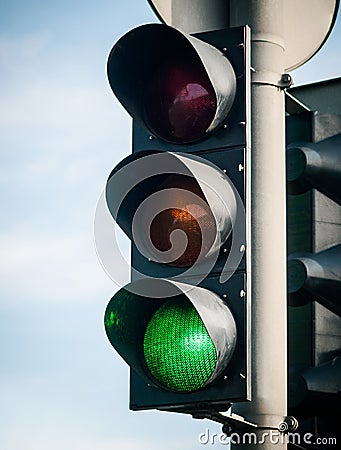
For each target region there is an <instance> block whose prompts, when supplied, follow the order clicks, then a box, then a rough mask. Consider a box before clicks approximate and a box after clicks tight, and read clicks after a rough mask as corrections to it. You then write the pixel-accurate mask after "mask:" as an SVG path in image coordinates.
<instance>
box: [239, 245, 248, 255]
mask: <svg viewBox="0 0 341 450" xmlns="http://www.w3.org/2000/svg"><path fill="white" fill-rule="evenodd" d="M245 248H246V247H245V245H244V244H242V245H241V246H240V248H239V251H240V253H242V252H245Z"/></svg>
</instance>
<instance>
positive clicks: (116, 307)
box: [105, 279, 236, 392]
mask: <svg viewBox="0 0 341 450" xmlns="http://www.w3.org/2000/svg"><path fill="white" fill-rule="evenodd" d="M151 290H152V292H154V294H157V295H158V297H152V296H146V294H147V293H150V291H151ZM161 292H163V294H164V297H163V298H160V295H159V294H161ZM105 329H106V332H107V335H108V338H109V341H110V342H111V344H112V345H113V347H114V348H115V349H116V350H117V351H118V353H119V354H120V355H121V356H122V357H123V359H125V361H126V362H127V363H128V364H129V365H130V366H131V367H132V369H134V370H135V371H136V372H137V373H138V374H140V375H141V376H142V377H143V378H144V379H145V380H146V381H147V382H148V383H151V384H153V385H157V386H159V387H161V388H164V389H167V390H170V391H175V392H193V391H197V390H199V389H202V388H204V387H205V386H207V385H208V384H209V383H211V382H212V381H213V380H215V379H216V378H217V377H218V376H219V375H220V374H221V373H222V372H223V371H224V369H225V368H226V366H227V364H228V362H229V361H230V359H231V357H232V354H233V351H234V347H235V342H236V326H235V322H234V319H233V316H232V314H231V312H230V310H229V309H228V307H227V306H226V305H225V304H224V302H223V301H222V300H221V299H220V298H219V297H218V296H217V295H216V294H214V293H213V292H211V291H209V290H207V289H203V288H200V287H197V286H190V285H186V284H183V283H178V282H173V281H169V280H164V279H144V280H138V281H136V282H133V283H130V284H128V285H127V286H125V287H124V288H122V289H120V291H118V292H117V294H116V295H115V296H114V297H113V298H112V299H111V301H110V302H109V304H108V307H107V310H106V313H105Z"/></svg>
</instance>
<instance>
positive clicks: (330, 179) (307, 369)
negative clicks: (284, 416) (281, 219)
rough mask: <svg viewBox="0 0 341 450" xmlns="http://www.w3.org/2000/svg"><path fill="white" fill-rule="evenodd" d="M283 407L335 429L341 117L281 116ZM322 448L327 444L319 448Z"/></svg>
mask: <svg viewBox="0 0 341 450" xmlns="http://www.w3.org/2000/svg"><path fill="white" fill-rule="evenodd" d="M286 133H287V136H286V139H287V190H288V196H287V206H288V317H289V322H288V338H289V355H288V356H289V387H288V393H289V413H290V414H292V415H294V416H295V417H296V418H297V419H298V420H299V423H300V426H299V428H298V432H300V433H301V434H303V433H307V432H309V433H312V434H313V435H315V436H316V435H322V436H335V435H336V434H337V430H338V424H337V420H336V418H335V410H336V408H337V405H338V404H339V402H340V387H341V386H340V380H341V358H340V354H341V348H340V342H341V340H340V337H341V336H340V329H341V327H340V325H341V319H340V311H341V310H340V293H341V289H340V283H341V264H340V261H341V206H340V204H341V195H340V192H341V191H340V175H341V171H340V167H341V158H340V144H341V117H340V116H338V115H335V114H324V113H318V112H313V111H307V112H304V113H301V114H294V115H289V116H287V121H286ZM323 448H329V447H323Z"/></svg>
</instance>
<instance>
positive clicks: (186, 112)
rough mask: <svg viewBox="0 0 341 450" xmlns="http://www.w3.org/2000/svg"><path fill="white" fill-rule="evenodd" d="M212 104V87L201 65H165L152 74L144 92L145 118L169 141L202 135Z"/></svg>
mask: <svg viewBox="0 0 341 450" xmlns="http://www.w3.org/2000/svg"><path fill="white" fill-rule="evenodd" d="M216 107H217V100H216V95H215V92H214V89H213V87H212V84H211V82H210V80H209V78H208V76H207V74H206V72H205V70H204V69H203V68H202V67H201V66H199V65H198V64H193V65H192V67H190V66H187V65H186V64H185V65H183V64H182V65H181V66H180V67H176V66H175V64H167V65H164V66H162V67H161V68H160V69H159V70H158V71H157V73H155V74H154V78H153V80H152V82H151V85H150V88H149V89H148V91H147V97H146V109H145V111H146V120H147V123H148V125H149V127H150V128H151V129H152V131H153V132H154V133H155V134H156V135H158V136H159V137H161V138H163V139H165V140H167V141H169V142H174V143H183V142H184V143H186V142H192V141H196V140H198V139H201V138H203V137H205V134H206V130H207V128H208V127H209V126H210V124H211V123H212V121H213V118H214V116H215V112H216Z"/></svg>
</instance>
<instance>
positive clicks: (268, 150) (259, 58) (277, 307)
mask: <svg viewBox="0 0 341 450" xmlns="http://www.w3.org/2000/svg"><path fill="white" fill-rule="evenodd" d="M283 3H284V2H283V0H231V1H230V8H231V10H230V14H231V16H230V26H238V25H243V24H248V25H249V26H250V27H251V41H252V47H251V65H252V67H253V69H254V72H253V73H252V77H251V79H252V87H251V117H252V130H251V152H250V153H251V160H250V161H249V164H251V186H249V188H251V189H249V192H251V227H250V230H251V236H250V237H249V242H248V245H249V246H251V252H250V253H249V254H250V255H251V258H250V261H249V262H250V263H251V270H252V279H251V283H252V285H251V293H250V292H249V295H248V298H250V297H251V302H252V306H251V309H252V319H251V320H252V334H251V339H252V356H251V359H252V361H251V369H252V381H251V385H252V391H251V395H252V401H251V402H249V403H237V404H234V405H233V412H236V413H238V414H240V415H242V416H244V417H245V419H246V420H248V421H251V422H253V423H255V424H257V425H259V426H261V427H263V430H259V431H257V434H258V435H259V439H258V443H256V444H255V443H249V444H247V443H246V444H244V445H238V449H239V448H250V449H251V448H252V449H254V448H257V447H259V448H262V449H264V450H268V449H273V450H275V449H276V450H279V449H286V448H287V445H286V443H285V439H283V436H281V435H280V433H279V432H278V431H274V430H271V429H270V428H277V427H278V425H279V424H280V423H281V422H282V421H283V419H284V417H285V416H286V414H287V311H286V310H287V306H286V305H287V300H286V296H287V293H286V260H287V255H286V175H285V151H284V147H285V134H284V124H285V117H284V114H285V113H284V92H283V89H282V88H281V87H280V86H281V85H282V83H283V79H282V74H283V71H284V40H283V16H284V11H283ZM287 81H288V79H287ZM249 174H250V172H249ZM250 294H251V295H250ZM264 428H265V429H264ZM267 428H268V429H267ZM276 439H277V440H278V442H276ZM241 441H242V437H241ZM283 441H284V442H283ZM232 447H234V445H233V444H232ZM236 447H237V446H236Z"/></svg>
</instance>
